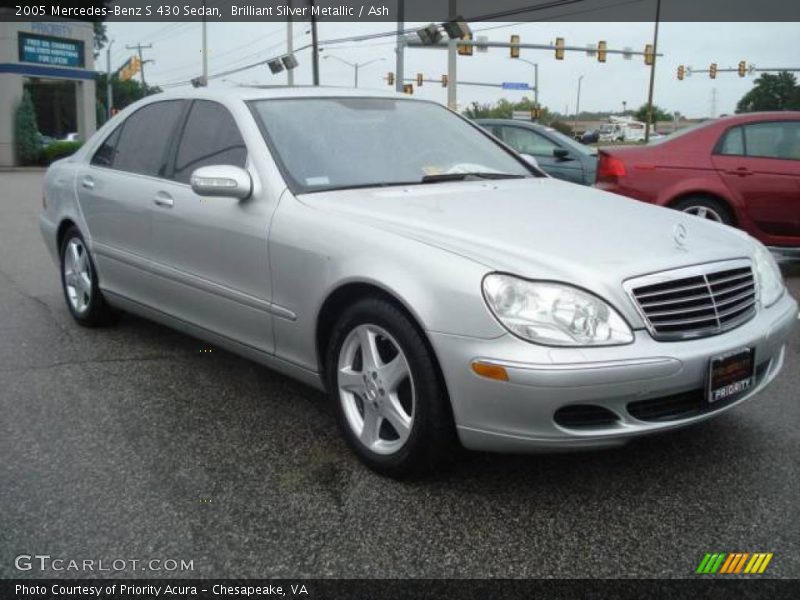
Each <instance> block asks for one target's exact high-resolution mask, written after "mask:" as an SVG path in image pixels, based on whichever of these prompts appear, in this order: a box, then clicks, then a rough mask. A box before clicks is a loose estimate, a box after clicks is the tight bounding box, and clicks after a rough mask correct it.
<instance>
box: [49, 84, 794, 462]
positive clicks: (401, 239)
mask: <svg viewBox="0 0 800 600" xmlns="http://www.w3.org/2000/svg"><path fill="white" fill-rule="evenodd" d="M41 229H42V232H43V234H44V239H45V242H46V244H47V247H48V248H49V250H50V251H51V252H52V254H53V257H54V258H55V260H56V261H57V263H58V265H59V268H60V273H61V281H62V284H63V288H64V296H65V299H66V304H67V307H68V309H69V310H70V312H71V313H72V315H73V317H74V318H75V320H76V321H77V322H78V323H80V324H82V325H89V326H94V325H100V324H107V323H112V322H113V321H114V318H115V316H116V315H117V314H118V313H119V311H128V312H131V313H136V314H138V315H142V316H144V317H147V318H151V319H154V320H157V321H160V322H162V323H165V324H167V325H170V326H173V327H176V328H179V329H181V330H184V331H186V332H188V333H190V334H191V335H194V336H197V337H199V338H203V339H204V340H207V341H209V342H211V343H213V344H216V345H218V346H220V347H224V348H227V349H229V350H231V351H233V352H236V353H239V354H242V355H244V356H247V357H250V358H252V359H254V360H257V361H259V362H261V363H263V364H265V365H267V366H269V367H271V368H274V369H276V370H278V371H281V372H283V373H286V374H288V375H290V376H292V377H295V378H298V379H300V380H302V381H304V382H307V383H309V384H311V385H313V386H315V387H317V388H319V389H324V390H327V392H328V394H329V395H330V399H331V402H332V403H333V405H334V406H335V410H336V414H337V416H338V420H339V423H340V426H341V429H342V432H343V434H344V436H345V438H346V439H347V441H348V443H349V444H350V446H351V447H352V448H353V450H354V451H355V452H356V453H357V454H358V455H359V456H360V457H361V459H362V460H363V461H364V462H365V463H367V464H368V465H369V466H370V467H372V468H374V469H376V470H377V471H380V472H382V473H386V474H389V475H393V476H401V475H405V474H408V473H412V472H419V471H421V470H426V469H429V468H431V467H434V466H437V465H442V464H443V463H445V462H446V461H447V460H448V459H450V458H451V457H452V456H453V454H454V450H455V449H457V448H458V446H459V443H460V444H461V445H463V446H465V447H467V448H472V449H479V450H494V451H542V450H554V449H555V450H562V449H586V448H601V447H609V446H616V445H620V444H623V443H625V442H626V441H628V440H630V439H631V438H634V437H636V436H640V435H643V434H650V433H655V432H660V431H666V430H670V429H674V428H677V427H683V426H685V425H689V424H692V423H697V422H698V421H702V420H704V419H708V418H710V417H712V416H714V415H717V414H720V413H722V412H724V411H726V410H728V409H730V408H732V407H733V406H736V405H737V404H739V403H741V402H743V401H745V400H747V399H748V398H751V397H753V396H754V395H755V394H757V393H758V392H760V391H761V390H763V389H764V388H765V387H766V386H767V385H768V384H769V383H770V382H771V381H772V380H773V379H774V378H775V377H776V375H777V374H778V372H779V371H780V369H781V366H782V364H783V361H784V356H785V354H786V349H785V342H786V339H787V336H788V335H789V333H790V331H791V329H792V326H793V324H794V322H795V320H796V315H797V304H796V302H795V301H794V300H793V299H792V298H791V297H790V295H789V294H788V293H787V291H786V289H785V287H784V283H783V280H782V277H781V273H780V271H779V270H778V267H777V266H776V264H775V261H774V260H773V259H772V257H771V256H770V254H769V253H768V252H767V251H766V250H765V248H764V247H763V246H762V245H761V244H759V243H758V242H757V241H755V240H754V239H752V238H750V237H748V236H747V235H746V234H743V233H741V232H738V231H736V230H734V229H732V228H730V227H726V226H724V225H719V224H716V223H710V222H706V221H703V220H701V219H697V218H695V217H692V216H687V215H685V214H682V213H680V212H677V211H672V210H668V209H664V208H659V207H654V206H650V205H647V204H643V203H640V202H632V201H630V200H628V199H625V198H622V197H619V196H615V195H612V194H608V193H604V192H601V191H598V190H594V189H589V188H585V187H580V186H576V185H572V184H568V183H563V182H560V181H558V180H555V179H552V178H550V177H547V176H546V175H544V174H543V173H542V172H541V171H539V170H538V169H537V168H536V167H535V166H534V165H533V164H532V163H531V162H529V160H528V159H526V157H523V156H520V155H518V154H516V153H515V152H514V151H513V150H511V149H510V148H509V147H507V146H505V145H503V144H502V142H500V141H498V140H496V139H494V138H493V137H491V136H489V135H488V134H486V133H485V132H484V131H483V130H481V129H480V128H479V127H477V126H475V125H473V124H471V123H470V122H469V121H467V120H465V119H463V118H461V117H459V116H458V115H456V114H454V113H452V112H450V111H448V110H447V109H445V108H443V107H442V106H440V105H438V104H435V103H432V102H427V101H422V100H415V99H411V98H409V97H407V96H398V95H394V94H381V93H372V92H370V93H361V92H354V91H350V90H340V89H326V88H280V89H269V90H266V89H255V88H253V89H244V88H241V89H236V90H223V91H215V90H211V89H204V90H197V91H191V92H187V93H183V94H175V95H167V94H160V95H156V96H152V97H149V98H147V99H145V100H143V101H140V102H138V103H136V104H134V105H133V106H131V107H129V108H127V109H126V110H125V111H123V112H122V113H120V114H119V115H117V116H116V117H115V118H114V119H112V120H111V121H110V122H109V123H107V124H106V125H105V126H104V127H103V128H102V129H101V130H100V131H98V132H97V134H96V135H94V136H93V137H92V138H91V139H90V140H88V141H87V143H86V144H85V145H84V146H83V147H82V148H81V150H80V151H78V152H77V153H76V154H75V155H74V156H72V157H70V158H68V159H65V160H61V161H59V162H57V163H55V164H54V165H53V166H52V167H50V169H49V170H48V172H47V176H46V183H45V209H44V212H43V214H42V217H41ZM764 410H770V408H769V406H764Z"/></svg>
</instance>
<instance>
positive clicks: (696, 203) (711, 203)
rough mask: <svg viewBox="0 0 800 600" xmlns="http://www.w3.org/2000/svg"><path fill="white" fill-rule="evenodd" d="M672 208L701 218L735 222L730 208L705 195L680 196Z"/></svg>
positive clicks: (731, 223) (729, 223)
mask: <svg viewBox="0 0 800 600" xmlns="http://www.w3.org/2000/svg"><path fill="white" fill-rule="evenodd" d="M672 208H674V209H675V210H679V211H681V212H685V213H687V214H690V215H694V216H695V217H699V218H701V219H706V220H708V221H714V222H716V223H724V224H725V225H733V224H734V223H735V221H734V218H733V214H732V213H731V211H730V209H729V208H728V207H727V206H726V205H725V204H724V203H723V202H720V201H719V200H715V199H714V198H707V197H705V196H688V197H686V198H681V199H680V200H678V201H677V202H676V203H675V204H673V205H672Z"/></svg>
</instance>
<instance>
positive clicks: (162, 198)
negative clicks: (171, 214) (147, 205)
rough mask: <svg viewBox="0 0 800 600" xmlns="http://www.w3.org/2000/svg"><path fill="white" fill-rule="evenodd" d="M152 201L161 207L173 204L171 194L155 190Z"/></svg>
mask: <svg viewBox="0 0 800 600" xmlns="http://www.w3.org/2000/svg"><path fill="white" fill-rule="evenodd" d="M153 202H155V204H156V206H161V207H163V208H172V207H173V205H174V204H175V201H174V200H173V199H172V196H170V195H169V194H168V193H167V192H156V195H155V196H154V197H153Z"/></svg>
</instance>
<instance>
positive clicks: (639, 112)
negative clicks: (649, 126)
mask: <svg viewBox="0 0 800 600" xmlns="http://www.w3.org/2000/svg"><path fill="white" fill-rule="evenodd" d="M633 118H634V119H636V120H637V121H641V122H642V123H645V122H647V104H642V105H641V106H640V107H639V108H638V109H636V112H634V113H633ZM658 121H672V115H671V114H670V113H668V112H667V111H666V110H664V109H663V108H661V107H660V106H656V105H655V104H653V122H658Z"/></svg>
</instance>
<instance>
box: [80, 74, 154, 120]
mask: <svg viewBox="0 0 800 600" xmlns="http://www.w3.org/2000/svg"><path fill="white" fill-rule="evenodd" d="M106 81H108V76H107V75H106V74H105V73H98V75H97V79H96V80H95V96H96V98H97V103H98V104H100V105H102V106H103V107H106V106H108V98H107V91H108V90H107V86H106ZM111 88H112V90H111V94H112V96H113V100H114V108H115V109H117V110H122V109H123V108H125V107H126V106H128V105H129V104H133V103H134V102H136V101H137V100H141V99H142V98H144V97H145V96H149V95H150V94H157V93H159V92H160V91H161V88H160V87H158V86H149V85H143V84H142V82H141V81H139V80H138V79H129V80H127V81H120V79H119V77H117V76H116V75H114V74H112V75H111ZM104 120H105V119H103V121H104Z"/></svg>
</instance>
